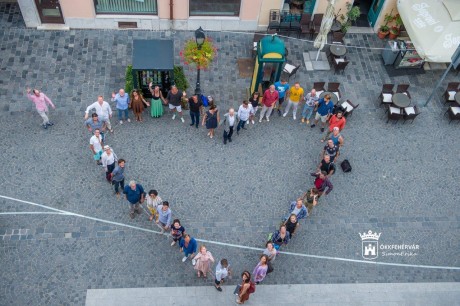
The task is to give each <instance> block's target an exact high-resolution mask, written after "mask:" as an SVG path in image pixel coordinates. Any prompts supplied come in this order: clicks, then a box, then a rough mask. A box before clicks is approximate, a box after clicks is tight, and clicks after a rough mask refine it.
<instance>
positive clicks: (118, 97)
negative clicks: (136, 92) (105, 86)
mask: <svg viewBox="0 0 460 306" xmlns="http://www.w3.org/2000/svg"><path fill="white" fill-rule="evenodd" d="M111 101H112V102H116V103H117V111H118V120H120V124H123V113H125V119H126V121H128V122H131V119H129V113H128V108H129V103H130V101H129V96H128V95H127V94H126V93H125V90H124V89H123V88H121V89H120V90H119V91H118V93H117V94H115V92H112V99H111Z"/></svg>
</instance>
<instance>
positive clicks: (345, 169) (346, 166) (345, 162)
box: [340, 159, 351, 172]
mask: <svg viewBox="0 0 460 306" xmlns="http://www.w3.org/2000/svg"><path fill="white" fill-rule="evenodd" d="M340 167H342V170H343V172H350V171H351V165H350V162H349V161H348V159H344V160H343V162H342V163H341V164H340Z"/></svg>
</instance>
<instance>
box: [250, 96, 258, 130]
mask: <svg viewBox="0 0 460 306" xmlns="http://www.w3.org/2000/svg"><path fill="white" fill-rule="evenodd" d="M249 103H251V105H252V109H253V110H254V111H253V112H252V114H251V115H250V116H249V120H251V122H252V124H254V118H255V116H256V113H257V110H258V109H259V93H258V92H254V93H253V94H252V97H250V98H249Z"/></svg>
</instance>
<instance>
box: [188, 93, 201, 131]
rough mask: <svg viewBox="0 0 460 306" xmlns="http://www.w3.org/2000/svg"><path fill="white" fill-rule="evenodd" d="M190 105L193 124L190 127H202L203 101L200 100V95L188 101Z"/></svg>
mask: <svg viewBox="0 0 460 306" xmlns="http://www.w3.org/2000/svg"><path fill="white" fill-rule="evenodd" d="M188 105H189V109H190V119H192V123H190V126H194V125H195V127H196V128H198V126H199V125H200V114H201V112H202V111H203V102H202V101H201V99H198V95H193V96H191V97H190V98H189V99H188Z"/></svg>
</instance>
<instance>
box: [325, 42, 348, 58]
mask: <svg viewBox="0 0 460 306" xmlns="http://www.w3.org/2000/svg"><path fill="white" fill-rule="evenodd" d="M329 51H331V54H332V55H334V56H344V55H345V53H347V48H346V47H345V46H344V45H338V44H334V45H331V46H330V47H329Z"/></svg>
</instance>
